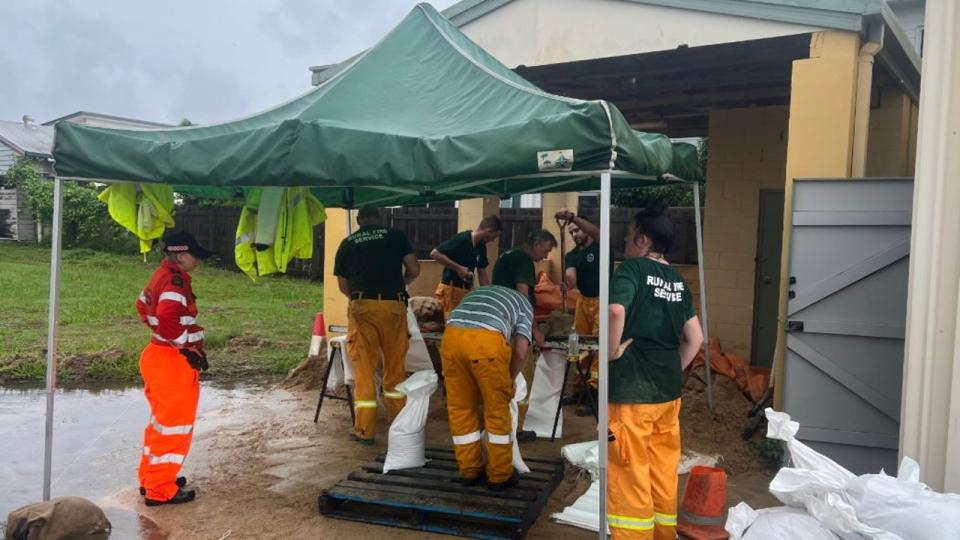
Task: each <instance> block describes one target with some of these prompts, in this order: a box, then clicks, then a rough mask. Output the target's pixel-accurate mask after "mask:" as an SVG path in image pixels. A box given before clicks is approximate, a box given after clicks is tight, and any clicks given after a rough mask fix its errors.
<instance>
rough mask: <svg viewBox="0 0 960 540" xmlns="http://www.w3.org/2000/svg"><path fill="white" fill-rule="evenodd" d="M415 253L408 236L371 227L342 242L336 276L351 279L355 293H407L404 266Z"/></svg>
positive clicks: (338, 251)
mask: <svg viewBox="0 0 960 540" xmlns="http://www.w3.org/2000/svg"><path fill="white" fill-rule="evenodd" d="M411 253H413V248H412V247H411V246H410V241H409V240H408V239H407V235H405V234H403V233H402V232H400V231H397V230H394V229H388V228H386V227H383V226H382V225H367V226H366V227H360V229H359V230H357V232H355V233H353V234H351V235H350V236H348V237H346V238H344V239H343V242H340V247H339V248H337V256H336V258H335V259H334V265H333V275H335V276H339V277H342V278H347V281H349V282H350V291H352V292H364V293H371V294H383V295H388V296H389V295H395V294H397V293H399V292H403V291H404V290H406V285H405V284H404V283H403V266H402V265H403V258H404V257H406V256H407V255H409V254H411Z"/></svg>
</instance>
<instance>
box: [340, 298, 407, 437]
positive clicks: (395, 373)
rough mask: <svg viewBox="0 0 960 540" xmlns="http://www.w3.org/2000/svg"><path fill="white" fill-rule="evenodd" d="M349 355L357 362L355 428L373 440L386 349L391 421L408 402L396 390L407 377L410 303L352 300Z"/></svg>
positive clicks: (386, 388)
mask: <svg viewBox="0 0 960 540" xmlns="http://www.w3.org/2000/svg"><path fill="white" fill-rule="evenodd" d="M347 324H348V326H347V354H349V355H350V359H351V361H352V362H353V371H354V375H355V377H356V383H355V384H356V386H355V387H354V389H353V404H354V407H355V408H356V411H357V414H356V422H355V424H354V430H355V432H356V434H357V436H358V437H360V438H361V439H372V438H373V436H374V432H375V431H376V427H377V388H376V383H375V381H374V376H375V374H376V371H377V362H378V361H379V359H380V351H381V350H382V351H383V400H384V403H385V405H386V406H387V416H388V418H389V419H390V421H391V422H393V419H394V418H395V417H396V416H397V414H398V413H399V412H400V409H402V408H403V405H404V404H405V403H406V396H404V395H403V394H402V393H400V392H397V391H396V387H397V385H398V384H400V383H402V382H403V380H404V379H405V378H406V375H407V372H406V358H407V347H408V346H409V343H410V335H409V334H408V333H407V306H406V305H405V304H404V303H403V302H401V301H400V300H351V301H350V306H349V308H348V309H347Z"/></svg>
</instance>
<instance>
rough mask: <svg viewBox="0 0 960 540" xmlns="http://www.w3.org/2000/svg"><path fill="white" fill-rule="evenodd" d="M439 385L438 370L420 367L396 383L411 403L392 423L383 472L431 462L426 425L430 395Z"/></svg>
mask: <svg viewBox="0 0 960 540" xmlns="http://www.w3.org/2000/svg"><path fill="white" fill-rule="evenodd" d="M436 389H437V372H436V371H434V370H433V369H428V370H423V371H418V372H416V373H414V374H413V375H411V376H410V377H408V378H407V380H405V381H403V382H402V383H400V384H398V385H397V386H396V390H397V392H403V393H404V394H406V396H407V403H406V404H405V405H404V406H403V409H401V410H400V413H399V414H398V415H397V417H396V418H395V419H394V420H393V423H392V424H390V435H389V439H388V441H387V457H386V459H384V461H383V473H384V474H386V473H388V472H389V471H392V470H396V469H412V468H415V467H423V466H424V465H426V464H427V459H426V451H425V445H424V442H425V441H424V438H425V435H426V433H425V432H424V428H425V427H426V425H427V413H428V412H429V410H430V395H431V394H433V392H434V391H435V390H436Z"/></svg>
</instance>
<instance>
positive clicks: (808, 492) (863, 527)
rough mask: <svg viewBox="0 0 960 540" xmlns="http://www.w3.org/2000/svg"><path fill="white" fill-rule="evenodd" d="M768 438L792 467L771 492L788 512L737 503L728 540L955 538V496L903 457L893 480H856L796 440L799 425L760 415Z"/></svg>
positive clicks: (958, 533) (784, 417)
mask: <svg viewBox="0 0 960 540" xmlns="http://www.w3.org/2000/svg"><path fill="white" fill-rule="evenodd" d="M766 416H767V423H768V427H767V437H769V438H772V439H779V440H781V441H784V442H785V443H786V445H787V449H788V451H789V454H790V461H791V464H792V466H791V467H783V468H782V469H780V471H779V472H778V473H777V475H776V476H775V477H774V479H773V481H772V482H771V483H770V492H771V493H772V494H773V495H774V496H776V497H777V499H779V500H780V501H781V502H783V503H784V504H786V505H787V507H784V508H780V509H773V510H765V511H760V512H755V511H753V509H751V508H750V507H749V506H747V505H746V504H743V503H741V504H740V505H738V506H737V507H735V508H733V509H732V510H731V511H730V515H729V518H728V520H727V524H726V529H727V532H729V533H730V534H731V538H733V539H734V540H737V539H744V540H751V539H759V538H763V539H773V540H777V539H780V538H783V539H788V538H789V539H796V540H821V539H824V540H827V539H829V540H833V539H837V538H839V539H843V540H861V539H874V540H960V495H957V494H943V493H937V492H934V491H932V490H930V489H929V488H928V487H927V486H925V485H924V484H922V483H920V466H919V465H918V464H917V462H916V461H914V460H912V459H910V458H909V457H904V458H903V461H902V462H901V464H900V470H899V474H898V475H897V476H896V477H892V476H888V475H886V474H884V473H883V472H882V471H881V472H880V473H879V474H864V475H861V476H856V475H854V474H853V473H851V472H850V471H848V470H847V469H845V468H843V467H842V466H840V465H839V464H838V463H836V462H835V461H833V460H831V459H830V458H828V457H826V456H824V455H823V454H820V453H818V452H817V451H815V450H813V449H812V448H810V447H808V446H807V445H805V444H803V443H802V442H800V441H799V440H797V438H796V435H797V431H798V430H799V429H800V424H798V423H797V422H794V421H792V420H790V416H789V415H788V414H786V413H781V412H777V411H774V410H773V409H769V408H768V409H766Z"/></svg>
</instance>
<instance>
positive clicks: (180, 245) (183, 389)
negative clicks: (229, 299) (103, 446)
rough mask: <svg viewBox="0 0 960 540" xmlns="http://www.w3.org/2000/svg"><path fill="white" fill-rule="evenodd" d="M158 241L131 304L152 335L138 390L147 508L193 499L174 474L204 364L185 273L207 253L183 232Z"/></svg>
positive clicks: (188, 437) (190, 425) (186, 445)
mask: <svg viewBox="0 0 960 540" xmlns="http://www.w3.org/2000/svg"><path fill="white" fill-rule="evenodd" d="M163 241H164V244H165V247H164V251H165V252H166V258H165V259H164V261H163V262H162V263H161V264H160V268H157V270H156V271H155V272H154V273H153V275H152V276H151V277H150V281H148V282H147V285H146V287H144V288H143V291H141V292H140V296H139V297H138V298H137V302H136V306H137V312H138V313H139V314H140V320H141V321H142V322H143V323H144V324H146V325H147V326H148V327H149V328H150V330H151V332H152V333H153V337H152V338H151V340H150V344H149V345H147V347H146V348H145V349H143V353H142V354H141V355H140V374H141V376H142V377H143V391H144V394H146V397H147V402H148V403H149V404H150V422H149V423H148V424H147V427H146V428H145V429H144V430H143V455H142V456H141V458H140V470H139V477H140V493H141V495H143V496H144V502H145V503H146V505H147V506H158V505H161V504H180V503H187V502H190V501H192V500H193V499H194V497H196V492H195V491H194V490H192V489H190V488H187V487H186V479H185V478H184V477H182V476H178V474H179V472H180V469H181V468H182V466H183V461H184V459H186V457H187V452H188V451H189V450H190V441H191V439H192V437H193V423H194V420H195V419H196V415H197V402H198V400H199V398H200V371H203V370H206V369H207V367H208V364H207V356H206V353H204V351H203V328H202V327H200V326H199V325H198V324H197V302H196V296H195V295H194V294H193V288H192V286H191V280H190V272H192V271H193V270H194V269H196V268H197V267H198V266H199V265H200V261H201V260H202V259H206V258H207V257H209V256H210V255H211V253H210V252H209V251H207V250H206V249H203V248H202V247H200V245H199V244H197V241H196V240H195V239H194V238H193V236H191V235H190V234H188V233H183V232H174V233H168V234H167V235H166V236H164V238H163Z"/></svg>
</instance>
